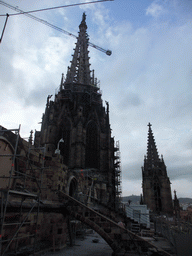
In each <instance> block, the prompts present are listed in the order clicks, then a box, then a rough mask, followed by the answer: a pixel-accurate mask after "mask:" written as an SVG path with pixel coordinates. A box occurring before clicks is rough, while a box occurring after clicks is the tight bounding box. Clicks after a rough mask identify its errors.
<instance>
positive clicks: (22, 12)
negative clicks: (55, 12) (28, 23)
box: [0, 0, 113, 56]
mask: <svg viewBox="0 0 192 256" xmlns="http://www.w3.org/2000/svg"><path fill="white" fill-rule="evenodd" d="M104 1H113V0H100V1H93V2H86V3H79V4H73V5H68V6H58V7H50V8H52V9H53V8H54V9H56V8H64V7H69V6H75V5H83V4H88V3H97V2H104ZM0 4H2V5H4V6H6V7H8V8H10V9H12V10H15V11H17V12H19V13H18V14H23V15H26V16H27V17H29V18H31V19H33V20H36V21H38V22H40V23H42V24H44V25H46V26H48V27H51V28H53V29H55V30H58V31H60V32H61V33H64V34H67V35H69V36H72V37H74V38H76V39H77V36H76V35H74V34H72V33H70V32H68V31H66V30H64V29H62V28H59V27H57V26H55V25H53V24H51V23H49V22H47V21H46V20H43V19H40V18H38V17H36V16H34V15H31V14H29V12H35V11H36V12H37V11H44V10H48V9H50V8H46V9H41V10H35V11H29V12H24V11H22V10H21V9H19V8H17V7H14V6H12V5H10V4H7V3H5V2H3V1H1V0H0ZM11 15H13V14H11ZM8 16H10V15H8ZM6 21H7V19H6ZM4 29H5V26H4ZM3 33H4V30H3ZM1 40H2V38H1ZM0 42H1V41H0ZM88 44H89V45H90V46H92V47H93V48H95V49H97V50H100V51H102V52H104V53H106V54H107V55H108V56H110V55H111V54H112V52H111V51H110V50H105V49H103V48H102V47H100V46H97V45H95V44H93V43H91V42H89V43H88Z"/></svg>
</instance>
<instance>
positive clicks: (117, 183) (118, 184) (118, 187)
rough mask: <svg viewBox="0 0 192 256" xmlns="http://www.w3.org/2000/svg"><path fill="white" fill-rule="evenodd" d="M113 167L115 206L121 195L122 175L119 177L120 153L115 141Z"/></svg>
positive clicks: (119, 201)
mask: <svg viewBox="0 0 192 256" xmlns="http://www.w3.org/2000/svg"><path fill="white" fill-rule="evenodd" d="M114 167H115V192H116V204H117V205H118V207H119V205H120V203H121V194H122V187H121V183H122V175H121V153H120V149H119V141H116V145H115V152H114Z"/></svg>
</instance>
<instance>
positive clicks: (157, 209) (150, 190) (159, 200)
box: [142, 123, 173, 214]
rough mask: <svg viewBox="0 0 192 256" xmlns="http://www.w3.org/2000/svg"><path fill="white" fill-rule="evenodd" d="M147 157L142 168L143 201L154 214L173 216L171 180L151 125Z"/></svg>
mask: <svg viewBox="0 0 192 256" xmlns="http://www.w3.org/2000/svg"><path fill="white" fill-rule="evenodd" d="M148 126H149V131H148V145H147V156H145V159H144V166H143V167H142V179H143V182H142V187H143V201H144V204H147V206H148V208H149V209H150V210H151V211H153V212H154V213H167V214H173V202H172V196H171V186H170V180H169V177H168V176H167V169H166V165H165V163H164V160H163V156H161V159H160V158H159V155H158V152H157V148H156V144H155V139H154V136H153V133H152V129H151V124H150V123H149V124H148Z"/></svg>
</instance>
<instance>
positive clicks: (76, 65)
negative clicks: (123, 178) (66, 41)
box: [65, 13, 91, 85]
mask: <svg viewBox="0 0 192 256" xmlns="http://www.w3.org/2000/svg"><path fill="white" fill-rule="evenodd" d="M85 20H86V15H85V13H83V17H82V21H81V24H80V25H79V30H80V31H79V36H78V38H77V43H76V47H75V49H74V54H73V55H72V56H73V59H72V61H71V67H68V71H67V78H66V81H65V82H66V83H78V84H84V85H90V84H91V77H90V68H89V66H90V64H89V56H88V53H89V51H88V41H89V39H88V35H87V32H86V30H87V25H86V22H85Z"/></svg>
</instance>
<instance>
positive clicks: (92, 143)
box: [85, 121, 99, 168]
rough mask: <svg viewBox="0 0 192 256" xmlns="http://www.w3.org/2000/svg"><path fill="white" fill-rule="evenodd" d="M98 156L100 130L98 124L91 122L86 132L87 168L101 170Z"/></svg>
mask: <svg viewBox="0 0 192 256" xmlns="http://www.w3.org/2000/svg"><path fill="white" fill-rule="evenodd" d="M98 154H99V152H98V128H97V125H96V123H95V122H94V121H91V122H89V123H88V125H87V130H86V153H85V166H86V168H90V167H91V168H99V161H98V160H99V157H98Z"/></svg>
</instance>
